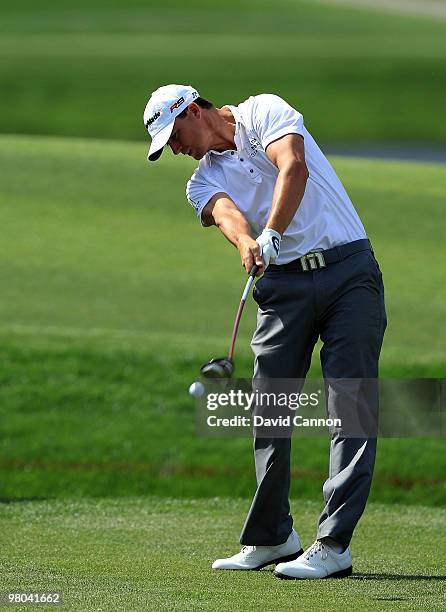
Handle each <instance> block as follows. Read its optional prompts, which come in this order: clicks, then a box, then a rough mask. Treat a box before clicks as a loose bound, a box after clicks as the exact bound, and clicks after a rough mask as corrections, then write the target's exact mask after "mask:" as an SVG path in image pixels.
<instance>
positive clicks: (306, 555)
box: [304, 540, 328, 561]
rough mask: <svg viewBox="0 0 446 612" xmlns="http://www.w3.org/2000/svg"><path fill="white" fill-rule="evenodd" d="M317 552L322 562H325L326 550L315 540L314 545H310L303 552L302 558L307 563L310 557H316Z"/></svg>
mask: <svg viewBox="0 0 446 612" xmlns="http://www.w3.org/2000/svg"><path fill="white" fill-rule="evenodd" d="M319 552H320V553H321V557H322V560H323V561H325V559H326V558H327V556H328V551H327V548H326V547H325V546H324V545H323V544H322V542H320V541H319V540H316V542H314V544H312V545H311V546H310V547H309V548H307V550H306V551H305V552H304V558H305V559H306V560H307V561H309V559H310V557H312V556H313V555H317V553H319Z"/></svg>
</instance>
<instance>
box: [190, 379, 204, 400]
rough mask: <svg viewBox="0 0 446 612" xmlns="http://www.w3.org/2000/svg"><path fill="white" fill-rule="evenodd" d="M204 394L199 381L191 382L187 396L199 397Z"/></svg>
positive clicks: (202, 386)
mask: <svg viewBox="0 0 446 612" xmlns="http://www.w3.org/2000/svg"><path fill="white" fill-rule="evenodd" d="M203 393H204V385H203V383H201V382H200V381H197V382H193V383H192V384H191V386H190V387H189V395H192V397H201V396H202V395H203Z"/></svg>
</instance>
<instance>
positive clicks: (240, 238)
mask: <svg viewBox="0 0 446 612" xmlns="http://www.w3.org/2000/svg"><path fill="white" fill-rule="evenodd" d="M246 240H252V237H251V236H250V235H249V234H238V236H237V237H236V239H235V241H236V245H237V248H239V247H240V246H241V245H242V244H243V242H245V241H246Z"/></svg>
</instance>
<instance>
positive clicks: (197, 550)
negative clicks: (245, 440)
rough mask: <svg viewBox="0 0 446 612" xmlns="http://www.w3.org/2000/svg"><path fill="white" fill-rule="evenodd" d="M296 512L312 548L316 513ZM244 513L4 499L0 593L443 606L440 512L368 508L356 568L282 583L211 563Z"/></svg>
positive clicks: (225, 549) (92, 602)
mask: <svg viewBox="0 0 446 612" xmlns="http://www.w3.org/2000/svg"><path fill="white" fill-rule="evenodd" d="M293 508H294V510H295V522H296V525H295V526H296V529H298V531H299V533H300V535H301V537H302V540H303V543H304V546H307V545H309V544H310V543H311V542H312V541H313V538H314V530H315V527H314V525H315V520H316V517H317V513H318V510H319V509H318V507H317V505H316V504H315V503H314V502H297V501H295V502H294V503H293ZM246 509H247V503H246V501H241V500H228V499H211V500H201V501H198V500H176V499H171V498H165V499H157V498H138V499H135V498H133V499H122V500H112V499H103V500H98V501H91V500H81V501H73V500H72V501H57V502H51V503H49V502H32V503H30V502H21V503H13V504H8V505H6V506H5V507H4V508H3V509H2V514H1V517H0V529H1V530H2V531H3V532H5V533H8V534H9V536H8V537H7V538H6V541H3V543H2V572H1V575H0V592H1V591H3V592H7V591H8V590H10V589H13V590H14V589H17V588H18V587H20V589H21V590H33V591H47V592H48V591H61V592H62V593H63V596H64V606H63V608H64V609H66V610H151V611H152V610H153V611H155V610H228V611H229V610H253V611H254V610H267V611H272V610H290V611H291V610H327V609H328V608H330V609H333V610H352V609H355V610H371V609H373V610H389V609H392V610H421V609H424V610H426V609H428V610H444V598H445V595H446V589H445V576H444V557H443V555H442V553H441V551H442V550H443V549H444V547H445V545H446V538H445V533H446V518H445V514H444V512H443V511H442V510H440V509H433V508H423V507H421V506H414V507H410V508H409V507H405V506H390V505H380V504H370V505H369V506H368V509H367V511H366V513H365V515H364V517H363V520H362V522H361V524H360V526H359V527H358V529H357V532H356V536H355V539H354V543H353V546H352V554H353V570H354V573H353V575H352V576H351V577H350V578H348V579H345V580H325V581H324V580H316V581H308V582H297V581H296V582H295V581H282V580H277V579H276V578H274V577H273V576H272V574H271V569H272V568H271V567H269V568H266V569H265V570H262V571H259V572H217V571H213V570H211V568H210V565H211V563H212V561H213V560H214V559H215V558H216V557H218V556H221V555H225V554H227V555H228V554H232V553H234V552H235V550H236V549H237V546H238V545H237V539H238V535H239V530H240V523H241V521H240V519H241V517H242V516H243V514H244V512H245V511H246ZM23 609H24V610H25V609H28V608H23ZM33 609H37V608H33Z"/></svg>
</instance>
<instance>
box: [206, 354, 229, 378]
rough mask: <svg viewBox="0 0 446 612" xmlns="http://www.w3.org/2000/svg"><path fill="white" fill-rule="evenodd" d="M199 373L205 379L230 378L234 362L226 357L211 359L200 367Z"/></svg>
mask: <svg viewBox="0 0 446 612" xmlns="http://www.w3.org/2000/svg"><path fill="white" fill-rule="evenodd" d="M200 372H201V374H202V376H204V377H205V378H231V376H232V373H233V372H234V362H233V361H232V360H231V359H228V358H227V357H218V358H217V359H211V360H210V361H208V362H207V363H205V364H204V365H202V366H201V368H200Z"/></svg>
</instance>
